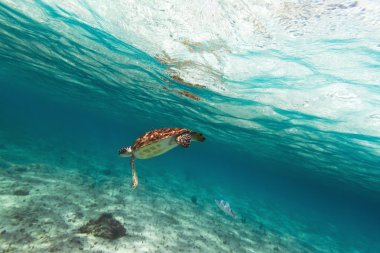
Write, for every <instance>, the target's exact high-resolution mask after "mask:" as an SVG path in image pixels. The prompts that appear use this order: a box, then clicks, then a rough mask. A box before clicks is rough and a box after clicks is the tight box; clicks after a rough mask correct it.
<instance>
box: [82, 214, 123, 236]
mask: <svg viewBox="0 0 380 253" xmlns="http://www.w3.org/2000/svg"><path fill="white" fill-rule="evenodd" d="M79 232H81V233H85V234H92V235H94V236H97V237H102V238H105V239H109V240H115V239H118V238H120V237H123V236H125V235H126V230H125V228H124V226H123V225H122V224H121V223H120V222H119V221H118V220H116V219H115V218H114V217H113V216H112V214H111V213H103V214H101V215H100V217H99V218H98V219H96V220H95V219H93V220H90V221H89V222H88V223H87V224H86V225H84V226H82V227H81V228H80V229H79Z"/></svg>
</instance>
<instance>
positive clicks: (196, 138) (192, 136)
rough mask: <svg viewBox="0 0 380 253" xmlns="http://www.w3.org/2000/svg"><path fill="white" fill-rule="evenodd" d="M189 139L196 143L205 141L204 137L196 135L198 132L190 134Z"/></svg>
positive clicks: (199, 134)
mask: <svg viewBox="0 0 380 253" xmlns="http://www.w3.org/2000/svg"><path fill="white" fill-rule="evenodd" d="M190 134H191V138H192V139H193V140H196V141H199V142H204V141H205V140H206V137H205V136H204V135H203V134H201V133H198V132H191V133H190Z"/></svg>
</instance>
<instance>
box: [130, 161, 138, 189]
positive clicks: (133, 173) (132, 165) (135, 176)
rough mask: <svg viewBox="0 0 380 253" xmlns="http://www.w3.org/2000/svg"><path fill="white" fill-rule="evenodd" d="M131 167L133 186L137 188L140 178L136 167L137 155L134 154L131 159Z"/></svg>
mask: <svg viewBox="0 0 380 253" xmlns="http://www.w3.org/2000/svg"><path fill="white" fill-rule="evenodd" d="M130 164H131V169H132V185H131V186H132V188H133V189H136V187H137V185H138V184H139V179H138V177H137V172H136V167H135V156H134V155H132V157H131V160H130Z"/></svg>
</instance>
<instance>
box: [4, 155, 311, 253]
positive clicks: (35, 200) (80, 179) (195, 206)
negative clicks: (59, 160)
mask: <svg viewBox="0 0 380 253" xmlns="http://www.w3.org/2000/svg"><path fill="white" fill-rule="evenodd" d="M127 166H128V165H127V163H126V168H124V169H125V171H124V172H123V173H114V172H113V171H110V170H107V169H105V170H99V171H95V172H92V173H89V172H88V171H81V170H80V169H78V168H74V169H67V168H61V167H59V166H57V165H49V164H43V163H26V164H15V163H12V162H10V161H7V160H5V159H4V158H1V157H0V203H1V206H0V252H99V253H100V252H104V253H105V252H308V251H309V250H307V249H306V248H304V247H303V246H302V245H301V244H299V243H297V242H296V240H295V238H293V237H291V236H288V235H283V234H282V235H280V234H276V233H275V232H273V231H270V230H268V229H267V228H266V227H265V226H264V225H263V224H261V223H260V222H258V221H255V219H252V218H251V219H246V218H245V217H242V216H239V217H238V218H237V219H233V218H231V217H228V216H226V215H225V214H224V213H223V212H222V211H221V210H219V209H218V207H217V206H216V205H215V202H214V201H213V198H212V197H213V196H216V195H218V194H219V196H221V195H222V193H221V192H220V193H217V191H218V190H215V192H210V189H207V188H202V187H201V186H199V185H197V183H195V182H192V181H191V180H190V181H186V180H183V177H180V176H178V175H175V173H158V172H156V173H154V172H152V173H151V174H149V175H148V174H144V173H141V175H140V185H139V187H138V188H137V189H136V190H132V189H131V188H130V174H129V168H127ZM139 167H140V168H141V170H147V169H149V168H146V166H145V167H144V166H142V165H141V164H139ZM127 172H128V173H127ZM195 202H196V203H195ZM232 205H233V204H232ZM235 207H236V209H235V211H236V212H237V213H238V214H239V210H241V209H242V208H244V207H243V206H240V207H239V206H235ZM105 212H107V213H112V214H113V216H114V217H115V218H116V219H117V220H118V221H120V222H121V223H122V224H123V226H124V227H125V229H126V235H125V236H123V237H121V238H119V239H116V240H107V239H103V238H99V237H95V236H93V235H89V234H82V233H79V228H80V227H81V226H83V225H84V224H86V223H87V222H88V221H89V220H90V219H96V218H97V217H99V215H100V214H102V213H105Z"/></svg>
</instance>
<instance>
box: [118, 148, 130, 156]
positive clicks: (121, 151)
mask: <svg viewBox="0 0 380 253" xmlns="http://www.w3.org/2000/svg"><path fill="white" fill-rule="evenodd" d="M118 153H119V156H122V157H130V156H131V155H132V148H131V147H130V146H129V147H122V148H120V149H119V151H118Z"/></svg>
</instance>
